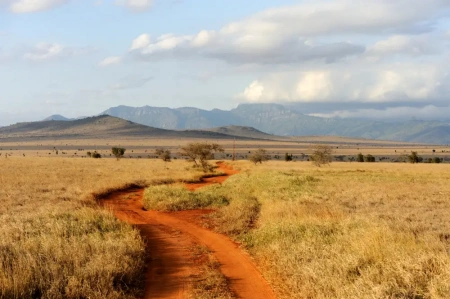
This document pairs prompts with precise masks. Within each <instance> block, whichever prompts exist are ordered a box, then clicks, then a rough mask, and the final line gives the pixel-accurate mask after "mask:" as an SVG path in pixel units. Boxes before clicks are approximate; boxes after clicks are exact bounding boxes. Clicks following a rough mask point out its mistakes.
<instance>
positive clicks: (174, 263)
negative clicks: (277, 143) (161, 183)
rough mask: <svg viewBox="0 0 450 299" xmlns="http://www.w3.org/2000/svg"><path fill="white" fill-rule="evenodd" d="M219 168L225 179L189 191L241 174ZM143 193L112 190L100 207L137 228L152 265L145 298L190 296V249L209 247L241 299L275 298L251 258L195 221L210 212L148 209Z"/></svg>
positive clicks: (193, 264) (194, 269)
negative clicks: (188, 291)
mask: <svg viewBox="0 0 450 299" xmlns="http://www.w3.org/2000/svg"><path fill="white" fill-rule="evenodd" d="M219 169H220V170H221V171H222V172H224V173H225V174H226V175H225V176H222V177H215V178H211V179H205V181H204V182H202V184H189V185H187V187H188V188H189V189H190V190H195V189H197V188H200V187H201V186H205V185H210V184H213V183H217V182H223V181H224V180H225V179H226V178H227V177H228V176H229V175H232V174H235V173H237V171H235V170H233V169H232V168H231V167H229V166H227V165H226V164H225V163H220V164H219ZM142 196H143V189H129V190H125V191H118V192H113V193H111V194H110V195H108V196H107V197H106V198H104V199H103V200H102V204H103V205H104V206H106V207H108V208H110V209H112V211H113V212H114V214H115V215H116V217H117V218H119V219H121V220H123V221H126V222H128V223H131V224H133V225H135V226H136V227H137V228H138V229H139V230H140V232H141V234H142V236H143V237H144V239H145V240H146V242H147V252H148V267H147V273H146V287H145V296H144V298H186V294H187V288H188V285H189V281H190V279H192V277H193V276H195V274H196V273H198V271H199V269H198V266H199V265H198V263H197V261H196V259H195V258H193V257H192V246H193V245H196V244H197V245H203V246H206V247H208V248H209V249H210V250H211V251H212V253H213V255H214V257H215V258H216V259H217V261H218V262H219V263H220V264H221V266H220V270H221V271H222V273H223V274H224V275H225V276H226V277H227V279H228V282H229V286H230V289H231V290H232V291H233V292H234V293H235V294H236V296H237V297H238V298H248V299H266V298H267V299H275V298H276V297H275V295H274V293H273V291H272V290H271V288H270V287H269V285H268V283H267V282H266V280H265V279H264V278H263V277H262V275H261V274H260V273H259V271H258V270H257V269H256V267H255V265H254V264H253V262H252V260H251V258H250V257H249V256H248V254H246V253H245V252H243V251H242V250H240V249H239V247H238V246H237V245H236V244H235V243H234V242H233V241H231V240H230V239H229V238H227V237H226V236H224V235H221V234H218V233H215V232H213V231H210V230H208V229H205V228H203V227H200V226H199V225H197V224H196V223H198V222H199V221H201V217H203V216H204V215H205V214H208V213H210V212H212V210H195V211H181V212H172V213H163V212H157V211H145V210H144V209H143V204H142Z"/></svg>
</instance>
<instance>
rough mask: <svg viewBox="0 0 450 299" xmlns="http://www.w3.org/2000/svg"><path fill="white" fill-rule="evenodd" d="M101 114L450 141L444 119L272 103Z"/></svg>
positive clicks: (120, 109)
mask: <svg viewBox="0 0 450 299" xmlns="http://www.w3.org/2000/svg"><path fill="white" fill-rule="evenodd" d="M102 114H108V115H111V116H116V117H120V118H123V119H127V120H131V121H133V122H136V123H139V124H143V125H148V126H152V127H157V128H163V129H175V130H191V129H209V128H217V127H226V126H233V125H234V126H246V127H253V128H255V129H257V130H260V131H262V132H266V133H269V134H273V135H277V136H305V135H306V136H309V135H325V136H327V135H336V136H345V137H357V138H366V139H377V140H392V141H403V142H420V143H433V144H436V143H439V144H449V143H450V132H449V133H448V134H447V130H446V127H447V126H448V123H446V122H440V121H418V120H412V121H406V122H399V123H388V122H382V121H371V120H360V119H347V118H346V119H342V118H323V117H318V116H310V115H306V114H302V113H300V112H298V111H295V110H293V109H289V108H288V107H286V106H284V105H281V104H275V103H269V104H262V103H258V104H240V105H238V106H237V107H236V108H234V109H231V110H220V109H213V110H204V109H199V108H194V107H181V108H168V107H152V106H143V107H130V106H124V105H121V106H117V107H112V108H110V109H107V110H105V111H103V112H102V113H100V115H102ZM444 133H445V134H444ZM442 134H444V135H442Z"/></svg>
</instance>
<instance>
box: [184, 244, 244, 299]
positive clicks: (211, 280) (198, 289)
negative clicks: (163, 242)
mask: <svg viewBox="0 0 450 299" xmlns="http://www.w3.org/2000/svg"><path fill="white" fill-rule="evenodd" d="M192 253H193V255H194V259H195V260H198V257H200V261H198V262H199V263H200V264H201V267H200V273H199V274H198V275H195V276H194V277H193V281H192V283H191V286H190V290H189V292H188V295H187V297H188V298H189V299H233V298H236V296H235V295H234V294H233V292H232V291H231V290H230V288H229V286H228V282H227V279H226V277H225V276H224V275H223V274H222V272H220V263H219V262H218V261H217V260H216V259H215V258H214V256H213V254H212V253H211V252H210V251H209V249H208V248H207V247H204V246H196V247H194V248H192ZM195 257H197V258H195Z"/></svg>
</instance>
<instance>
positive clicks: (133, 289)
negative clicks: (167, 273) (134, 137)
mask: <svg viewBox="0 0 450 299" xmlns="http://www.w3.org/2000/svg"><path fill="white" fill-rule="evenodd" d="M232 165H233V166H234V167H235V168H236V169H239V170H241V173H240V174H237V175H234V176H232V177H230V178H229V179H228V180H227V181H225V182H224V183H223V184H222V185H212V186H207V187H204V188H202V189H199V190H197V191H195V192H190V191H188V190H185V189H184V188H183V186H181V185H177V184H175V185H166V184H167V183H172V182H173V183H175V182H183V181H185V182H192V181H197V180H199V178H200V177H201V176H202V175H204V174H203V172H202V171H201V170H199V169H193V168H192V167H191V166H190V164H189V163H187V162H184V161H173V162H171V163H165V162H163V161H162V160H147V159H145V160H143V159H141V160H133V159H122V160H121V161H116V160H115V159H98V160H94V159H66V158H60V159H51V158H26V157H25V158H19V157H17V158H14V157H8V159H0V169H1V173H0V185H1V188H0V200H1V205H0V298H37V297H42V298H127V297H129V298H131V297H135V296H139V295H140V292H141V291H142V284H141V283H142V277H141V274H142V269H143V266H144V251H145V249H144V243H143V240H142V239H141V237H140V235H139V233H138V232H137V231H136V230H134V229H132V228H131V227H130V226H129V225H126V224H123V223H121V222H119V221H117V220H116V219H115V218H114V217H113V216H112V214H111V213H110V212H108V211H105V210H103V209H101V208H99V207H98V205H97V203H96V201H95V199H96V198H98V197H99V196H100V195H101V194H106V193H108V192H110V191H112V190H114V189H119V188H123V187H126V186H128V185H132V184H135V185H141V186H144V185H150V187H149V188H147V190H146V192H145V198H144V204H145V206H146V208H148V209H158V210H164V211H176V210H183V209H196V208H206V207H213V208H216V209H217V211H216V212H215V213H213V214H210V215H209V217H211V219H209V220H208V221H206V222H207V223H208V225H210V228H212V229H215V230H217V231H219V232H221V233H225V234H228V235H230V236H231V237H232V238H234V239H236V240H238V241H240V242H241V243H242V244H243V245H244V248H246V250H248V251H249V253H250V254H251V255H252V256H253V257H254V259H255V261H256V263H257V265H258V267H259V268H260V269H261V271H262V273H263V275H264V276H265V277H266V278H267V279H268V280H269V282H270V283H271V285H272V286H273V288H274V290H275V291H276V293H277V295H278V297H279V298H450V284H449V281H450V254H449V253H450V220H449V219H450V199H449V198H450V185H449V184H448V182H449V180H450V165H448V164H391V163H332V164H331V165H330V166H324V167H321V168H318V167H315V166H313V165H312V164H311V163H307V162H296V163H286V162H274V161H270V162H267V163H264V164H262V165H258V166H254V165H253V164H252V163H251V162H246V161H240V162H234V163H233V164H232ZM205 267H207V269H206V268H205V271H204V274H205V277H203V278H202V279H201V281H200V282H201V283H202V284H205V285H202V284H198V285H197V286H196V289H195V290H194V293H193V295H192V296H193V298H209V297H211V296H209V295H211V294H209V295H208V291H207V290H208V289H209V288H210V286H209V284H213V285H220V286H222V287H220V288H217V290H219V291H220V292H225V291H223V290H224V289H226V286H225V285H224V280H223V277H222V276H220V275H219V274H218V272H217V264H216V263H215V262H214V261H211V263H207V264H206V266H205ZM208 273H209V274H208ZM205 290H206V292H205ZM225 293H226V292H225ZM208 296H209V297H208ZM214 296H215V295H214ZM214 296H213V297H214ZM224 296H229V295H224ZM219 297H220V296H219ZM211 298H212V297H211Z"/></svg>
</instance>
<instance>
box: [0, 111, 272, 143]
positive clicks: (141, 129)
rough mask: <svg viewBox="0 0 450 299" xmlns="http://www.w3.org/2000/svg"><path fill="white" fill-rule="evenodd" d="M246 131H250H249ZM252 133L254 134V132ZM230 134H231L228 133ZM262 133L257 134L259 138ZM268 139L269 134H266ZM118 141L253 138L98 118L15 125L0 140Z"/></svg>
mask: <svg viewBox="0 0 450 299" xmlns="http://www.w3.org/2000/svg"><path fill="white" fill-rule="evenodd" d="M247 131H249V132H250V131H251V130H250V129H248V130H247ZM255 132H257V131H256V130H255ZM230 133H232V132H231V131H230ZM263 134H264V133H262V132H258V136H260V135H263ZM268 136H270V135H268ZM111 137H112V138H117V137H127V138H128V137H143V138H151V137H158V138H164V137H172V138H174V137H176V138H211V139H232V138H236V139H250V138H252V139H255V138H258V137H257V136H256V135H255V136H254V137H251V134H247V135H246V136H244V135H241V136H239V135H236V136H233V135H229V134H226V133H224V132H220V130H217V131H214V130H213V131H207V130H186V131H176V130H165V129H159V128H154V127H149V126H145V125H141V124H137V123H134V122H131V121H127V120H124V119H121V118H117V117H113V116H109V115H100V116H94V117H87V118H84V119H77V120H48V121H38V122H26V123H17V124H15V125H11V126H7V127H2V128H0V139H24V138H28V139H31V138H55V139H58V138H111Z"/></svg>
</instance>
